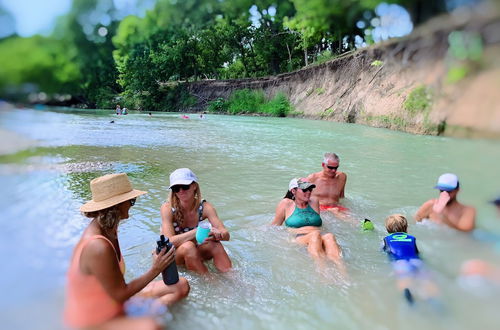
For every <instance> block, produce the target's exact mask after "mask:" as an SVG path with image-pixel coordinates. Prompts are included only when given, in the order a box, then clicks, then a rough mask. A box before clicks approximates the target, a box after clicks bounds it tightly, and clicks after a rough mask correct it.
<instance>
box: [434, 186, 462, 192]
mask: <svg viewBox="0 0 500 330" xmlns="http://www.w3.org/2000/svg"><path fill="white" fill-rule="evenodd" d="M434 189H439V190H444V191H447V192H450V191H453V190H455V189H457V187H450V186H435V187H434Z"/></svg>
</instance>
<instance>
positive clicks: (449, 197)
mask: <svg viewBox="0 0 500 330" xmlns="http://www.w3.org/2000/svg"><path fill="white" fill-rule="evenodd" d="M434 188H435V189H439V191H440V194H439V198H438V199H431V200H428V201H427V202H425V203H424V204H423V205H422V206H421V207H420V208H419V209H418V211H417V214H415V220H417V221H422V220H423V219H429V220H431V221H434V222H437V223H442V224H445V225H447V226H450V227H452V228H455V229H457V230H460V231H471V230H473V229H474V227H475V224H476V209H475V208H474V207H472V206H467V205H464V204H462V203H460V202H459V201H458V200H457V195H458V192H459V191H460V184H459V182H458V177H457V176H456V175H455V174H452V173H445V174H443V175H441V176H440V177H439V179H438V182H437V185H436V186H435V187H434Z"/></svg>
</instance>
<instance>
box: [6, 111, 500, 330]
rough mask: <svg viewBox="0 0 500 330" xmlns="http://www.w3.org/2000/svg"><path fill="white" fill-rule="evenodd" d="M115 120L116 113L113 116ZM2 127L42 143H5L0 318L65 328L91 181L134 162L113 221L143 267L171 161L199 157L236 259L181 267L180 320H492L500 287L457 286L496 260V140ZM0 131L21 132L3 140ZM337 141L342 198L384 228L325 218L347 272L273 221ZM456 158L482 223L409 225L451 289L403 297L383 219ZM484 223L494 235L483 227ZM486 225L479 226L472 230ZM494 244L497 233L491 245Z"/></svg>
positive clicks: (357, 131)
mask: <svg viewBox="0 0 500 330" xmlns="http://www.w3.org/2000/svg"><path fill="white" fill-rule="evenodd" d="M110 120H115V123H114V124H111V123H109V121H110ZM0 128H2V129H8V130H11V131H14V132H17V133H18V134H21V135H22V136H24V137H28V138H31V139H34V140H37V141H38V147H37V148H33V149H30V150H27V151H23V152H20V153H18V154H16V155H10V156H0V189H1V191H2V198H1V199H0V208H1V209H2V213H1V216H0V258H1V261H2V275H1V277H0V278H1V281H0V289H1V292H2V293H3V294H2V295H1V296H0V319H1V320H2V322H3V325H5V327H4V326H2V327H4V328H5V329H13V328H30V329H60V328H63V326H62V324H61V321H60V319H61V312H62V308H63V304H64V283H65V272H66V269H67V266H68V261H69V258H70V255H71V251H72V248H73V245H74V244H75V243H76V241H77V240H78V238H79V236H80V234H81V231H82V230H83V228H84V227H85V225H86V224H87V222H88V220H87V219H86V218H84V217H83V216H81V215H80V213H79V212H78V207H79V206H80V205H81V203H82V202H84V201H86V200H88V199H89V198H90V192H89V188H88V182H89V180H90V179H92V178H94V177H97V176H100V175H103V174H106V173H111V172H127V173H128V174H129V175H130V177H131V178H132V181H133V184H134V186H135V187H137V188H138V189H144V190H147V191H149V194H147V195H145V196H143V197H141V198H140V199H139V200H138V202H137V204H136V206H134V208H133V209H132V211H131V218H130V219H129V220H127V221H125V222H124V223H123V224H122V225H121V227H120V241H121V244H122V250H123V253H124V256H125V261H126V264H127V273H126V277H127V278H128V279H131V278H133V277H135V276H138V275H140V274H142V273H143V272H144V271H146V270H147V269H148V267H149V265H150V256H149V253H150V251H151V249H152V248H153V247H154V245H155V239H156V238H157V236H158V231H159V225H160V217H159V207H160V205H161V203H162V201H163V200H164V199H165V198H166V195H167V190H166V187H167V186H168V175H169V173H170V172H171V171H172V170H174V169H175V168H178V167H190V168H191V169H192V170H193V171H194V172H195V173H196V174H197V175H198V177H199V179H200V183H201V189H202V193H203V196H204V198H206V199H207V200H209V201H210V202H211V203H213V204H214V205H215V206H216V208H217V210H218V213H219V215H220V217H221V219H223V220H224V222H225V224H226V226H227V227H228V229H229V230H230V232H231V235H232V240H231V241H230V242H227V243H226V244H225V246H226V249H227V250H228V253H229V254H230V256H231V258H232V260H233V264H234V268H235V269H234V271H233V272H231V273H229V274H218V273H213V274H211V275H209V276H207V277H202V276H198V275H194V274H191V273H187V272H185V271H184V270H182V275H183V276H186V277H187V278H188V279H189V281H190V283H191V293H190V295H189V297H188V298H187V299H186V300H185V301H183V302H181V303H179V304H178V305H176V306H174V307H173V308H171V312H172V314H173V321H171V322H170V323H169V325H171V327H172V328H181V327H183V328H188V329H191V328H195V327H198V328H200V327H201V328H204V329H215V328H220V327H221V326H226V327H227V326H232V327H239V328H242V329H256V328H273V329H289V328H298V329H306V328H307V329H309V328H317V329H327V328H332V327H334V326H335V327H337V328H339V329H361V328H371V329H421V328H422V327H426V328H432V329H445V328H450V327H451V328H454V329H470V328H472V327H474V328H476V327H478V326H481V327H482V328H484V329H490V328H491V329H492V328H496V327H497V325H498V315H497V314H496V313H497V311H498V308H499V307H500V304H499V303H498V299H497V297H498V294H499V293H500V290H498V289H495V288H489V287H486V288H485V287H481V286H478V287H470V286H464V285H462V284H461V282H460V281H458V280H457V274H458V270H459V267H460V264H461V263H462V262H463V261H464V260H466V259H469V258H473V257H475V258H477V257H480V258H483V259H486V260H489V261H491V262H494V263H496V264H497V265H500V253H499V252H500V250H499V251H497V252H495V245H494V243H495V241H493V242H491V241H490V240H489V239H488V237H493V240H494V239H495V237H497V239H498V237H500V227H499V226H498V223H499V221H500V219H498V218H497V216H496V214H495V212H494V209H493V207H492V206H491V205H489V204H487V201H488V200H490V199H491V198H492V197H493V196H494V195H495V194H497V193H498V192H499V191H500V187H499V186H498V184H499V180H498V179H499V176H498V164H499V162H500V150H499V143H498V142H497V141H485V140H461V139H451V138H436V137H426V136H415V135H409V134H404V133H399V132H392V131H388V130H384V129H375V128H369V127H364V126H357V125H349V124H339V123H330V122H321V121H309V120H299V119H282V118H257V117H230V116H216V115H208V116H207V118H206V119H204V120H200V119H199V118H197V117H196V116H192V119H189V120H185V119H181V118H180V116H179V114H156V113H154V114H153V117H148V116H147V114H140V113H132V114H130V115H128V116H121V117H117V116H116V115H114V114H113V113H112V111H75V110H71V111H63V110H59V111H36V110H14V111H8V112H6V111H3V112H0ZM1 143H15V141H2V142H1ZM326 151H335V152H337V153H338V154H339V155H340V156H341V169H342V170H343V171H345V172H346V173H347V174H348V183H347V189H346V195H347V196H346V197H347V198H346V200H345V205H347V206H348V207H350V208H351V209H352V211H353V213H354V214H355V216H356V217H357V218H359V220H361V219H362V218H364V217H368V218H370V219H372V220H374V222H375V227H376V231H375V232H373V233H362V232H360V231H359V226H358V224H357V223H346V222H341V221H339V220H338V219H335V218H333V217H331V216H325V217H324V226H325V231H326V230H329V231H331V232H333V233H334V234H335V235H336V236H337V239H338V241H339V243H340V245H341V247H342V249H343V252H344V255H345V260H346V264H347V269H348V273H349V279H348V281H344V280H340V279H339V277H338V273H337V271H336V269H335V268H334V267H333V266H332V265H327V267H326V270H322V271H320V270H318V269H317V267H316V266H315V265H314V264H313V262H312V261H311V259H310V258H309V257H308V255H307V253H306V251H305V249H303V248H301V247H299V246H297V245H295V244H293V243H292V242H291V237H290V236H289V234H288V233H287V232H286V230H284V229H283V228H270V227H268V226H267V224H268V223H270V222H271V220H272V217H273V213H274V208H275V206H276V204H277V202H278V201H279V200H280V198H281V197H283V195H284V193H285V191H286V189H287V186H288V182H289V180H290V179H291V178H292V177H296V176H305V175H307V174H308V173H311V172H313V171H318V170H320V165H321V160H322V155H323V153H324V152H326ZM444 172H455V173H457V174H458V175H459V177H460V179H461V187H462V191H461V193H460V195H459V199H460V200H461V201H463V202H464V203H466V204H472V205H475V206H476V207H477V208H478V227H479V228H480V229H481V232H480V233H482V234H483V235H475V236H474V235H467V234H462V233H458V232H456V231H454V230H451V229H448V228H443V227H439V226H435V225H432V224H430V223H424V224H418V225H416V224H415V223H414V222H413V221H411V223H410V228H409V231H410V233H412V234H414V235H415V236H416V237H417V240H418V244H419V248H420V250H421V252H422V256H423V258H424V260H425V262H426V264H427V265H428V266H429V268H430V270H431V271H432V272H433V276H434V278H435V280H436V282H437V283H438V285H439V286H440V289H441V291H442V299H441V300H442V304H443V308H442V309H440V310H436V309H433V308H432V306H428V305H426V304H420V305H417V306H416V307H415V308H409V307H408V306H406V304H405V303H404V301H403V299H402V298H401V296H400V294H399V293H398V291H397V290H396V288H395V284H394V278H393V277H392V276H391V267H390V265H389V263H388V261H387V259H386V257H385V255H383V254H382V253H381V252H379V247H380V241H381V239H382V238H383V236H384V234H385V232H384V230H383V229H384V228H383V220H384V218H385V217H386V216H387V215H388V214H391V213H394V212H402V213H404V214H406V215H407V216H408V218H409V219H410V218H411V216H412V215H413V214H414V213H415V211H416V210H417V208H418V206H419V205H420V204H421V203H423V202H424V201H425V200H427V199H429V198H433V197H436V196H437V194H436V191H435V190H433V189H432V187H433V186H434V184H435V180H436V178H437V177H438V176H439V175H440V174H442V173H444ZM485 233H486V235H488V236H487V237H486V238H484V237H485ZM477 237H480V238H479V239H478V238H477ZM497 246H498V244H497Z"/></svg>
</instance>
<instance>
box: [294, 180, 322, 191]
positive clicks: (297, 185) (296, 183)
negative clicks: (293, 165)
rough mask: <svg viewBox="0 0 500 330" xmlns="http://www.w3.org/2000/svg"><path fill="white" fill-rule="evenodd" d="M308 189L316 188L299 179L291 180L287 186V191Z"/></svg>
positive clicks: (312, 184)
mask: <svg viewBox="0 0 500 330" xmlns="http://www.w3.org/2000/svg"><path fill="white" fill-rule="evenodd" d="M309 187H312V188H316V185H315V184H314V183H311V182H308V181H305V180H303V179H300V178H293V179H292V180H290V183H289V184H288V190H292V189H295V188H300V189H307V188H309Z"/></svg>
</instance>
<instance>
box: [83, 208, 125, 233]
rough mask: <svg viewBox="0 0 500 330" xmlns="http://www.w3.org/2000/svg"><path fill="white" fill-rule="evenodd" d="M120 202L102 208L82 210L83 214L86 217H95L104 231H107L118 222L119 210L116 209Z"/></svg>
mask: <svg viewBox="0 0 500 330" xmlns="http://www.w3.org/2000/svg"><path fill="white" fill-rule="evenodd" d="M120 204H121V203H119V204H117V205H113V206H111V207H108V208H107V209H104V210H99V211H93V212H83V215H84V216H86V217H87V218H91V219H95V220H96V221H97V223H98V224H99V226H100V227H101V228H102V229H103V230H104V231H108V230H110V229H112V228H114V227H116V226H117V225H118V222H120V211H119V210H118V205H120Z"/></svg>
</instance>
